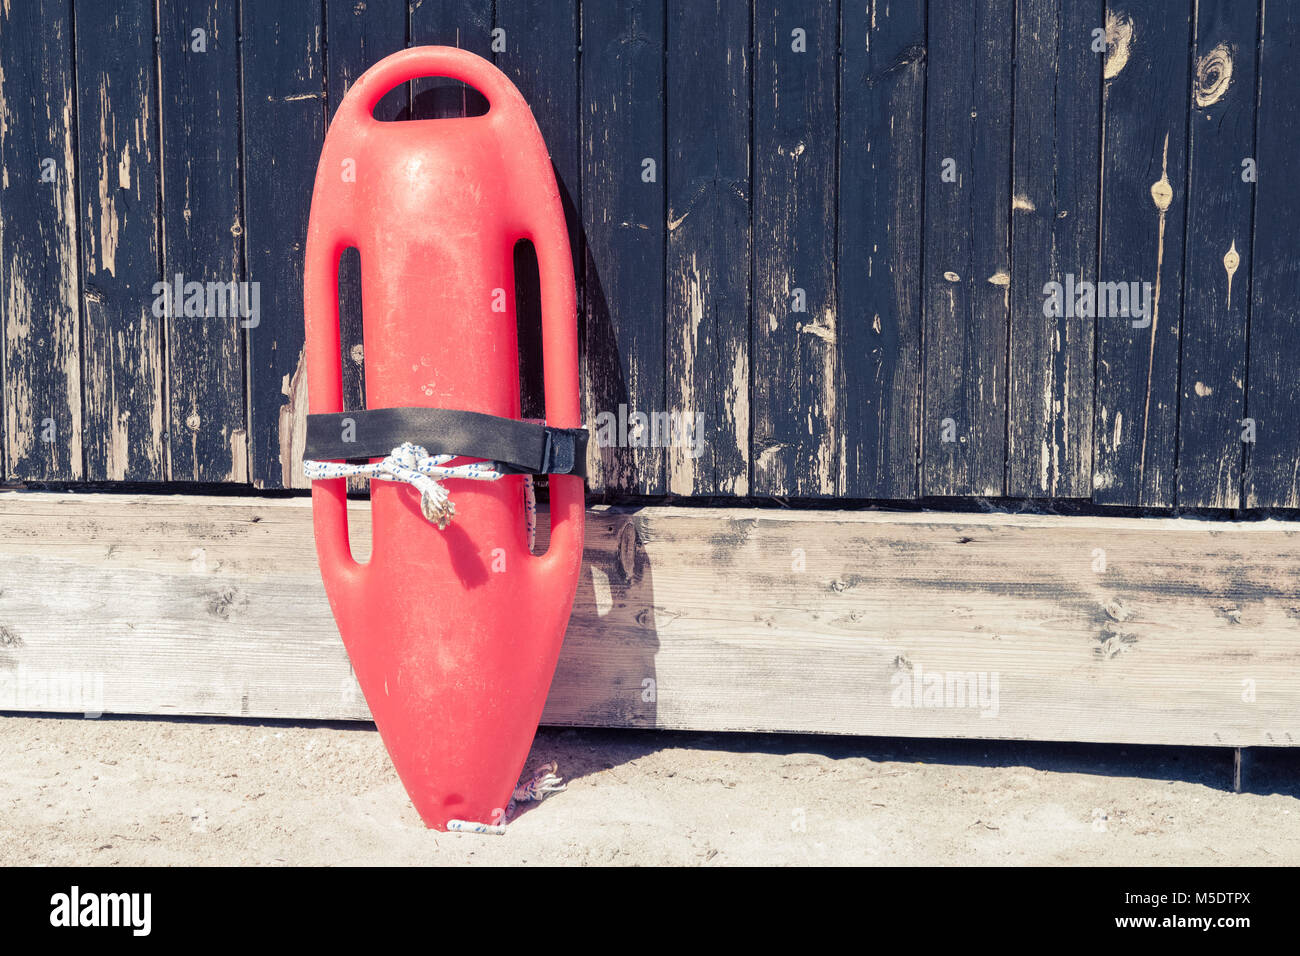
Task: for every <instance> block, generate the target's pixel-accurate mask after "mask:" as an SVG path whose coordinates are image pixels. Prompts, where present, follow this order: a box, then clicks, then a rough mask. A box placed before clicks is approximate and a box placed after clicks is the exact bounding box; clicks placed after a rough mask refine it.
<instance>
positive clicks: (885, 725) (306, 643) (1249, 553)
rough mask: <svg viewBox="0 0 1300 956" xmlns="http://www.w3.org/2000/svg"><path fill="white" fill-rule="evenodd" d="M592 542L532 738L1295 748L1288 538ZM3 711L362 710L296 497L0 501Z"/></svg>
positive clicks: (1221, 530)
mask: <svg viewBox="0 0 1300 956" xmlns="http://www.w3.org/2000/svg"><path fill="white" fill-rule="evenodd" d="M367 517H368V508H367V505H366V504H365V503H364V502H361V503H357V504H356V505H355V506H354V509H353V517H352V524H353V528H354V530H355V533H356V535H357V537H358V540H359V541H364V540H365V539H367V538H368V534H369V525H368V520H367ZM587 540H588V546H587V555H586V562H585V567H584V570H583V573H582V577H581V580H580V584H579V589H578V596H577V601H576V604H575V609H574V613H573V619H572V623H571V625H570V628H569V633H568V636H567V638H566V642H565V649H564V654H563V657H562V660H561V663H560V667H559V671H558V673H557V676H556V680H555V684H554V687H553V689H552V692H551V696H550V701H549V703H548V705H547V710H546V715H545V721H546V722H547V723H549V724H555V725H577V726H609V727H665V728H690V729H696V730H720V731H721V730H745V731H752V730H763V731H812V732H826V733H843V734H884V735H899V736H916V737H986V738H1017V739H1021V738H1023V739H1039V740H1078V741H1112V742H1131V743H1168V744H1201V745H1217V746H1234V747H1247V746H1270V745H1275V746H1284V745H1292V744H1294V743H1296V742H1297V741H1300V525H1297V524H1295V523H1286V522H1279V521H1260V522H1250V523H1228V522H1207V521H1196V520H1190V519H1133V518H1102V517H1089V518H1078V517H1046V516H1027V515H1005V514H979V515H975V514H969V515H968V514H946V513H944V514H940V513H927V512H909V513H890V512H876V511H870V512H864V511H854V512H849V511H788V510H755V509H713V508H674V507H647V508H640V509H627V508H612V507H595V508H592V509H590V510H589V512H588V516H587ZM77 681H84V683H80V684H78V683H77ZM42 682H43V683H42ZM972 687H973V688H974V691H975V694H974V698H975V699H974V700H971V699H968V698H965V697H964V695H963V696H962V697H959V696H958V690H959V689H960V690H962V691H966V690H967V689H969V688H972ZM69 688H71V690H69ZM78 688H83V689H84V691H83V692H82V693H83V696H81V697H78V696H77V693H78ZM96 689H98V690H100V691H102V694H101V699H99V700H98V703H96V702H95V701H90V704H91V706H83V705H85V704H87V698H86V696H85V695H86V694H88V693H90V692H93V691H95V690H96ZM0 709H3V710H31V711H72V712H75V711H82V710H92V711H103V712H105V713H134V714H160V715H171V714H208V715H228V716H250V717H288V718H329V719H366V718H367V717H368V712H367V709H366V706H365V701H364V700H363V699H362V697H361V695H360V693H359V691H358V689H357V685H356V682H355V680H354V679H353V677H352V673H351V669H350V667H349V665H348V660H347V656H346V654H345V653H344V650H343V646H342V643H341V642H340V640H339V637H338V633H337V631H336V630H335V627H334V622H333V619H332V617H331V615H330V611H329V606H328V604H327V602H326V599H325V594H324V590H323V588H322V586H321V583H320V578H319V574H318V571H317V567H316V556H315V550H314V548H313V544H312V531H311V509H310V504H309V502H308V501H307V500H306V499H302V498H296V499H274V500H271V499H260V498H215V497H191V496H147V495H105V494H84V495H83V494H48V493H29V492H11V493H4V494H0Z"/></svg>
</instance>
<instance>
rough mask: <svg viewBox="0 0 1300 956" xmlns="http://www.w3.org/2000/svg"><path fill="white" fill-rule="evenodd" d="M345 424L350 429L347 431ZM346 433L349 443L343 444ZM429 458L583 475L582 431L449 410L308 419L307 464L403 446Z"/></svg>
mask: <svg viewBox="0 0 1300 956" xmlns="http://www.w3.org/2000/svg"><path fill="white" fill-rule="evenodd" d="M349 423H350V425H349ZM345 428H347V429H349V430H350V431H351V432H352V437H353V438H354V440H353V441H344V440H343V435H344V430H345ZM405 441H409V442H413V443H414V444H417V445H423V446H424V447H425V448H426V449H427V450H428V452H429V454H431V455H456V456H458V457H464V458H484V459H487V460H489V461H495V462H500V464H501V465H502V466H503V468H504V469H505V471H507V472H508V473H510V474H515V475H579V476H581V477H584V478H585V477H586V475H587V429H585V428H552V427H551V426H549V425H539V424H536V423H534V422H521V421H518V420H517V419H514V418H499V417H498V416H496V415H485V414H483V413H482V412H465V411H459V410H457V409H453V408H373V409H369V410H367V411H359V412H341V413H339V414H332V415H308V416H307V442H306V448H305V450H304V452H303V457H304V458H307V459H310V460H312V461H365V460H367V459H370V458H383V457H385V456H386V455H389V454H391V453H392V451H393V449H394V448H396V447H397V446H398V445H400V444H401V443H402V442H405Z"/></svg>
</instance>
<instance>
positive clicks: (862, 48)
mask: <svg viewBox="0 0 1300 956" xmlns="http://www.w3.org/2000/svg"><path fill="white" fill-rule="evenodd" d="M841 30H842V36H841V43H842V46H843V50H842V54H841V60H840V71H841V72H840V116H839V123H840V158H839V251H838V262H839V268H838V270H837V273H836V275H837V278H838V280H839V303H840V306H839V314H840V317H841V321H840V325H839V342H840V393H841V394H840V422H839V429H840V435H841V438H842V442H843V449H844V450H843V454H844V459H845V460H844V463H843V467H842V469H841V471H842V477H843V482H842V484H841V486H840V489H839V492H840V494H842V495H847V496H850V497H856V498H895V499H898V498H913V497H915V496H916V494H917V487H918V486H917V482H918V475H917V460H918V458H919V451H920V446H919V439H920V436H919V434H918V432H917V428H918V427H919V415H920V388H921V311H920V291H921V273H920V258H921V176H919V175H918V174H917V171H918V170H919V169H920V168H921V162H922V149H923V140H924V127H925V71H926V51H925V33H926V26H925V6H924V4H922V3H920V2H915V3H894V4H884V3H878V2H875V0H855V2H846V3H845V4H844V6H843V10H842V13H841Z"/></svg>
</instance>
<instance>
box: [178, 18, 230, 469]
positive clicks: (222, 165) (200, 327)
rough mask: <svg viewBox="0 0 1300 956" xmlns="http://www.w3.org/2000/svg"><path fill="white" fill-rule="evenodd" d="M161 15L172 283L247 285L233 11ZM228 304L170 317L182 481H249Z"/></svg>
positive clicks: (224, 302)
mask: <svg viewBox="0 0 1300 956" xmlns="http://www.w3.org/2000/svg"><path fill="white" fill-rule="evenodd" d="M158 16H159V23H158V33H159V52H158V68H159V86H160V89H161V91H162V95H161V99H162V109H161V113H162V196H163V222H162V229H163V271H162V275H163V280H164V281H166V282H168V283H172V284H173V285H174V284H175V282H176V276H177V275H181V276H182V277H183V279H182V282H184V283H189V282H201V283H204V285H205V288H206V284H207V283H210V282H216V283H222V284H223V285H225V284H227V283H232V282H238V281H240V280H242V279H243V263H242V261H241V252H242V245H243V240H242V236H243V232H244V227H243V218H242V214H241V210H240V207H239V159H240V157H239V120H240V117H239V45H238V36H237V33H238V31H237V25H236V22H235V3H234V0H161V2H160V3H159V5H158ZM196 31H201V32H197V33H196ZM215 300H216V297H215V296H214V301H213V303H212V304H213V305H216V304H217V302H216V301H215ZM238 301H239V302H240V304H242V302H243V298H242V295H241V297H240V299H239V300H238ZM229 302H230V298H229V295H228V294H227V295H225V296H224V297H223V300H222V305H223V307H224V308H223V309H221V310H218V314H215V315H214V314H206V307H207V303H206V302H205V314H199V315H194V314H186V312H187V311H190V310H185V311H181V312H180V313H179V314H177V313H175V311H174V310H173V313H172V314H170V315H169V317H168V318H167V320H166V329H167V381H168V392H167V395H168V401H167V406H168V418H167V428H168V438H169V442H168V444H169V450H170V468H169V474H170V476H171V478H172V480H173V481H187V480H188V481H237V482H243V481H247V480H248V428H247V423H246V421H245V403H244V354H243V340H242V333H241V332H240V323H241V321H242V319H241V316H240V314H239V313H238V312H237V311H233V310H231V309H230V308H229ZM250 304H251V300H250Z"/></svg>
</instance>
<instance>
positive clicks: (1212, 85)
mask: <svg viewBox="0 0 1300 956" xmlns="http://www.w3.org/2000/svg"><path fill="white" fill-rule="evenodd" d="M1231 83H1232V49H1231V48H1230V47H1229V46H1228V44H1226V43H1220V44H1219V45H1218V46H1216V47H1215V48H1214V49H1213V50H1211V51H1210V52H1209V53H1207V54H1205V56H1203V57H1201V58H1200V59H1198V60H1197V61H1196V105H1197V106H1199V107H1200V108H1201V109H1205V108H1206V107H1207V106H1213V105H1214V104H1215V103H1217V102H1219V100H1221V99H1223V94H1224V93H1226V92H1228V87H1229V86H1230V85H1231Z"/></svg>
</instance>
